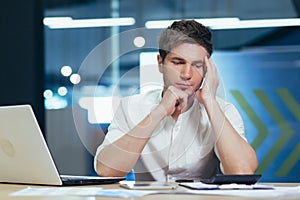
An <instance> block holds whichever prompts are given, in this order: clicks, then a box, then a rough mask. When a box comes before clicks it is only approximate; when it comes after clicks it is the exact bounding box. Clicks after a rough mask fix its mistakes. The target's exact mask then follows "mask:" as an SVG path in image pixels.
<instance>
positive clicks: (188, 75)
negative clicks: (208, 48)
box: [180, 63, 192, 80]
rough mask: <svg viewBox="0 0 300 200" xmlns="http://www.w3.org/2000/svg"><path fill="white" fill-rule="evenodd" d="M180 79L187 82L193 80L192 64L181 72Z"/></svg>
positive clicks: (185, 66)
mask: <svg viewBox="0 0 300 200" xmlns="http://www.w3.org/2000/svg"><path fill="white" fill-rule="evenodd" d="M180 77H181V78H182V79H185V80H189V79H191V78H192V66H191V64H189V63H187V64H185V65H184V66H183V67H182V69H181V72H180Z"/></svg>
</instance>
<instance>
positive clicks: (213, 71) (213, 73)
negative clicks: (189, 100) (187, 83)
mask: <svg viewBox="0 0 300 200" xmlns="http://www.w3.org/2000/svg"><path fill="white" fill-rule="evenodd" d="M205 66H206V78H205V81H204V83H203V87H202V89H201V90H196V91H195V96H196V98H197V100H198V101H199V102H201V103H203V104H205V103H206V102H207V101H210V100H212V99H215V98H216V94H217V88H218V85H219V78H218V72H217V68H216V65H215V63H214V62H213V60H212V58H207V57H205Z"/></svg>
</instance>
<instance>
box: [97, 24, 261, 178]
mask: <svg viewBox="0 0 300 200" xmlns="http://www.w3.org/2000/svg"><path fill="white" fill-rule="evenodd" d="M211 54H212V42H211V32H210V31H209V29H207V28H206V27H205V26H203V25H202V24H200V23H198V22H196V21H194V20H182V21H177V22H174V23H173V24H172V25H171V26H170V27H168V28H167V29H166V30H165V31H163V33H162V34H161V35H160V39H159V55H158V56H157V61H158V67H159V71H160V72H161V73H162V75H163V80H164V87H163V90H162V91H161V90H154V91H151V92H149V93H147V94H140V95H135V96H131V97H126V98H124V99H123V100H122V101H121V102H120V105H119V108H118V109H117V111H116V113H115V115H114V119H113V121H112V123H111V125H110V127H109V131H108V133H107V135H106V138H105V140H104V142H103V144H102V145H100V147H99V148H98V150H97V153H96V156H95V169H96V171H97V173H98V174H99V175H100V176H124V175H126V174H127V173H128V172H130V170H131V169H133V168H134V169H135V173H136V179H137V180H158V181H175V180H177V179H193V178H210V177H211V176H213V175H215V174H216V173H224V174H253V173H254V172H255V170H256V168H257V165H258V162H257V158H256V154H255V152H254V150H253V149H252V147H251V146H250V145H249V144H248V143H247V141H246V139H245V136H244V135H245V133H244V125H243V121H242V119H241V116H240V114H239V113H238V111H237V109H236V108H235V107H234V106H233V105H232V104H230V103H227V102H225V101H224V100H222V99H220V98H219V97H217V95H216V91H217V88H218V83H219V80H218V74H217V69H216V66H215V64H214V62H213V60H212V58H211V57H210V56H211Z"/></svg>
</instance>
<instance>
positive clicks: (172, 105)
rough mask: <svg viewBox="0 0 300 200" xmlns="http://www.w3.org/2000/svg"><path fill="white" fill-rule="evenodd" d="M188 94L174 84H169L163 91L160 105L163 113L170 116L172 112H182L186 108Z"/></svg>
mask: <svg viewBox="0 0 300 200" xmlns="http://www.w3.org/2000/svg"><path fill="white" fill-rule="evenodd" d="M187 100H188V95H187V94H186V93H185V92H183V91H181V90H180V89H177V88H176V87H174V86H169V87H168V88H167V89H166V90H165V91H164V93H163V97H162V100H161V102H160V105H159V106H160V107H161V108H163V109H164V110H165V115H166V116H170V115H172V114H173V113H174V112H179V113H183V112H185V111H186V110H187Z"/></svg>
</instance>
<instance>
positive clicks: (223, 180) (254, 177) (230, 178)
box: [200, 174, 261, 185]
mask: <svg viewBox="0 0 300 200" xmlns="http://www.w3.org/2000/svg"><path fill="white" fill-rule="evenodd" d="M260 178H261V174H251V175H248V174H247V175H224V174H217V175H215V176H214V177H212V178H210V179H203V180H200V181H201V182H203V183H206V184H217V185H219V184H231V183H236V184H247V185H252V184H255V183H256V182H257V181H258V180H259V179H260Z"/></svg>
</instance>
